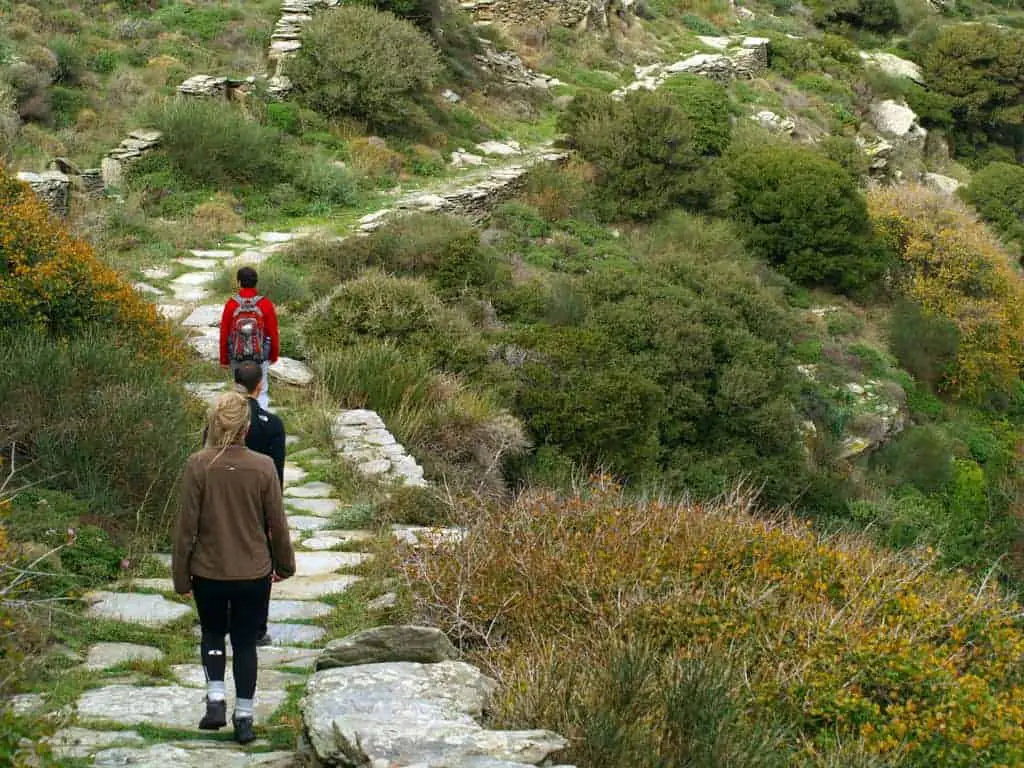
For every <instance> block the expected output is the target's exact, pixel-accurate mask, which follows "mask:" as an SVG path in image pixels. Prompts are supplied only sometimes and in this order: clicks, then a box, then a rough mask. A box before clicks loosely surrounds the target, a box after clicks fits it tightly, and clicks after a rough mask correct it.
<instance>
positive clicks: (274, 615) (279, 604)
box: [269, 591, 334, 621]
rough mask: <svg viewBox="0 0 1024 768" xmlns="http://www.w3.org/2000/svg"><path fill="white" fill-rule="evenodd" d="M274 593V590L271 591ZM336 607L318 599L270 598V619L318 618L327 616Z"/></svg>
mask: <svg viewBox="0 0 1024 768" xmlns="http://www.w3.org/2000/svg"><path fill="white" fill-rule="evenodd" d="M271 594H273V591H271ZM333 610H334V609H333V608H332V607H331V606H329V605H328V604H327V603H320V602H317V601H316V600H275V599H273V598H272V599H271V600H270V616H269V618H270V621H290V620H294V619H316V618H319V617H321V616H326V615H327V614H329V613H330V612H331V611H333Z"/></svg>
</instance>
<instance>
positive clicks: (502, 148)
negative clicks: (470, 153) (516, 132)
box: [476, 141, 522, 157]
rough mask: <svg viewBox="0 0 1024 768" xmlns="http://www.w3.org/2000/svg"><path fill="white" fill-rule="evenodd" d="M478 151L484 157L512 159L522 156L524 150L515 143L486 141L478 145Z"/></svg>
mask: <svg viewBox="0 0 1024 768" xmlns="http://www.w3.org/2000/svg"><path fill="white" fill-rule="evenodd" d="M476 149H477V151H478V152H479V153H480V154H482V155H487V156H493V157H512V156H513V155H519V154H522V150H520V149H519V147H517V146H515V144H514V143H513V142H501V141H484V142H481V143H480V144H477V145H476Z"/></svg>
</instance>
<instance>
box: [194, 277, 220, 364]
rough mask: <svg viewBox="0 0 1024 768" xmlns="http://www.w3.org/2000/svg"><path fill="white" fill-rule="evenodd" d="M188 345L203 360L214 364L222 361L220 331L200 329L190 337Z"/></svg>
mask: <svg viewBox="0 0 1024 768" xmlns="http://www.w3.org/2000/svg"><path fill="white" fill-rule="evenodd" d="M204 293H205V292H204ZM188 343H189V344H190V345H192V348H193V349H194V350H195V351H196V352H198V353H199V356H200V357H202V358H203V359H205V360H211V361H213V362H217V361H219V360H220V329H218V328H199V329H197V331H196V332H195V333H194V335H192V336H190V337H189V340H188Z"/></svg>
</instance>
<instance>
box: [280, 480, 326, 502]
mask: <svg viewBox="0 0 1024 768" xmlns="http://www.w3.org/2000/svg"><path fill="white" fill-rule="evenodd" d="M284 495H285V496H295V497H296V498H300V499H326V498H330V497H331V496H333V495H334V486H333V485H331V484H330V483H321V482H315V483H306V484H305V485H290V486H288V487H287V488H285V489H284Z"/></svg>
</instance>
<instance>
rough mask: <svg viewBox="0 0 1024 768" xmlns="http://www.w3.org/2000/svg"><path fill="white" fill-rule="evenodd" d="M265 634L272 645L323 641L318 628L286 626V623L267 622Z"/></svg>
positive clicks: (321, 630)
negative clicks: (268, 636)
mask: <svg viewBox="0 0 1024 768" xmlns="http://www.w3.org/2000/svg"><path fill="white" fill-rule="evenodd" d="M267 634H269V635H270V641H271V642H272V643H273V644H274V645H302V644H310V643H316V642H318V641H320V640H322V639H323V637H324V635H326V634H327V633H326V632H324V630H323V629H321V628H320V627H314V626H312V625H310V624H288V623H286V622H273V621H272V622H269V623H268V624H267Z"/></svg>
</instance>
